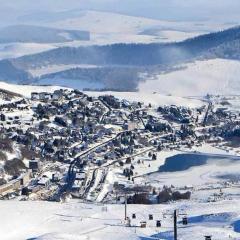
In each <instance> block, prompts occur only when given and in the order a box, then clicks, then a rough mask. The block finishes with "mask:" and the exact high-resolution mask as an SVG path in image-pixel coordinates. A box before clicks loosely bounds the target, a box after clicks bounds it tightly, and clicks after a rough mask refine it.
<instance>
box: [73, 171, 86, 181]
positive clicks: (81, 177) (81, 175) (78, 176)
mask: <svg viewBox="0 0 240 240" xmlns="http://www.w3.org/2000/svg"><path fill="white" fill-rule="evenodd" d="M85 178H86V173H85V172H84V171H80V172H78V173H76V177H75V179H76V180H80V181H83V180H84V179H85Z"/></svg>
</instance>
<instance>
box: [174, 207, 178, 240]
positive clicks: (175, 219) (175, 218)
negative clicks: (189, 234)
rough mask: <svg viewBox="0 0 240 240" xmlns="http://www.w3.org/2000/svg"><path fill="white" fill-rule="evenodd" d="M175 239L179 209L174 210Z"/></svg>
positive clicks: (175, 236) (175, 239)
mask: <svg viewBox="0 0 240 240" xmlns="http://www.w3.org/2000/svg"><path fill="white" fill-rule="evenodd" d="M174 240H177V210H174Z"/></svg>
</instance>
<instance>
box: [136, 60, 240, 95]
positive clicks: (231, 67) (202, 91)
mask: <svg viewBox="0 0 240 240" xmlns="http://www.w3.org/2000/svg"><path fill="white" fill-rule="evenodd" d="M182 67H183V69H181V70H178V71H173V72H170V73H166V74H159V75H157V76H155V77H154V78H153V79H147V80H146V81H145V82H142V83H140V85H139V91H140V92H153V91H154V92H157V93H162V94H172V95H175V96H203V95H206V94H207V93H209V94H215V95H217V94H225V95H231V94H236V95H238V94H239V91H240V80H239V75H240V61H234V60H225V59H213V60H205V61H197V62H195V63H189V64H186V65H183V66H182Z"/></svg>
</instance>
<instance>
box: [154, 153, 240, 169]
mask: <svg viewBox="0 0 240 240" xmlns="http://www.w3.org/2000/svg"><path fill="white" fill-rule="evenodd" d="M235 161H239V163H240V157H234V156H222V155H210V154H209V155H207V154H200V153H184V154H177V155H175V156H172V157H169V158H166V161H165V163H164V165H162V166H160V167H159V171H160V172H179V171H185V170H188V169H190V168H192V167H198V166H202V165H206V164H215V165H225V164H230V163H231V162H235Z"/></svg>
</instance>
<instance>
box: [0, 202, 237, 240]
mask: <svg viewBox="0 0 240 240" xmlns="http://www.w3.org/2000/svg"><path fill="white" fill-rule="evenodd" d="M213 206H214V208H213ZM106 207H107V208H106ZM174 209H179V212H180V213H184V214H187V215H188V217H189V222H190V223H189V225H188V226H186V227H184V226H182V224H181V223H179V224H178V225H179V229H178V234H179V239H194V240H202V239H204V236H205V235H213V236H214V239H221V240H227V239H229V236H230V237H231V238H230V239H234V240H237V239H239V238H237V237H238V233H237V232H235V231H234V229H237V228H236V226H238V219H239V216H240V211H239V209H240V203H239V201H237V200H229V201H221V202H217V203H206V202H202V203H197V202H194V201H188V202H186V201H182V202H178V203H172V204H166V205H148V206H147V205H128V215H129V216H130V217H131V215H132V213H135V214H136V217H137V218H136V219H134V220H132V225H133V226H136V227H126V226H125V225H124V220H123V219H124V205H105V210H107V211H105V210H104V209H103V205H96V204H84V203H80V202H78V201H73V200H72V201H71V202H69V203H63V204H61V203H51V202H19V201H15V200H14V201H4V202H1V204H0V211H1V214H2V216H4V218H1V219H0V224H1V229H0V236H1V240H16V239H17V240H26V239H29V240H30V239H31V240H33V239H35V240H73V239H74V240H102V239H104V240H113V239H114V240H122V239H128V240H156V239H162V240H172V239H173V219H172V217H171V215H172V214H173V211H174ZM149 214H153V216H154V220H153V221H148V215H149ZM163 214H167V215H166V217H165V218H163ZM157 219H159V220H161V221H162V227H161V228H156V227H155V224H156V222H155V220H157ZM144 220H145V221H147V228H145V229H144V228H140V227H138V226H139V224H140V221H144ZM179 221H181V216H180V217H179Z"/></svg>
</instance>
